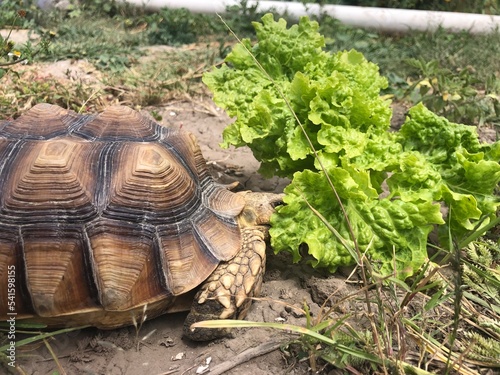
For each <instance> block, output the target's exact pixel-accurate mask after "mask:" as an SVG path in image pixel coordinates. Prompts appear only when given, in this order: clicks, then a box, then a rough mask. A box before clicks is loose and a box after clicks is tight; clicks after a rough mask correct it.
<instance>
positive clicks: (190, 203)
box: [0, 104, 281, 340]
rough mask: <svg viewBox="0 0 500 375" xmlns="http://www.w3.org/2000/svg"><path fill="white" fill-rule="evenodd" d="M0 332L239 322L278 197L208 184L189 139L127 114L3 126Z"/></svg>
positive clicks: (46, 109)
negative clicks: (9, 327) (20, 324)
mask: <svg viewBox="0 0 500 375" xmlns="http://www.w3.org/2000/svg"><path fill="white" fill-rule="evenodd" d="M0 192H1V197H0V302H1V303H0V319H2V320H3V319H8V318H9V317H11V316H12V314H16V315H15V317H16V320H22V319H26V320H27V321H30V322H40V323H44V324H46V325H47V326H48V327H61V326H63V327H68V326H86V325H91V326H95V327H97V328H101V329H113V328H117V327H121V326H126V325H131V324H133V323H134V321H140V320H142V319H143V318H145V317H147V318H148V319H149V318H153V317H156V316H159V315H161V314H164V313H167V312H177V311H182V310H189V306H190V305H191V309H190V313H189V314H188V316H187V318H186V322H185V324H184V335H186V336H187V337H189V338H191V339H193V340H210V339H213V338H216V337H219V336H221V335H223V334H225V333H226V332H225V331H221V330H209V329H197V330H191V329H190V325H191V324H192V323H193V322H196V321H199V320H205V319H218V318H223V319H226V318H238V319H240V318H244V317H245V316H246V314H247V311H248V308H249V306H250V304H251V297H253V296H257V295H258V294H259V292H260V288H261V284H262V277H263V272H264V268H265V257H266V254H265V251H266V242H265V241H266V237H267V227H268V224H269V220H270V216H271V214H272V213H273V211H274V207H275V206H276V205H277V204H279V203H280V202H281V195H279V194H273V193H259V192H249V191H241V192H232V191H230V190H229V189H228V187H227V186H224V185H221V184H218V183H216V182H215V181H214V180H213V178H212V177H211V176H210V174H209V172H208V168H207V165H206V161H205V159H204V158H203V156H202V153H201V151H200V148H199V146H198V144H197V142H196V140H195V138H194V136H193V135H192V134H190V133H188V132H185V131H181V130H180V129H178V130H176V129H172V128H168V127H164V126H161V125H159V124H158V123H156V122H155V121H153V120H151V119H149V118H147V117H145V116H143V115H141V114H140V113H139V112H136V111H134V110H132V109H130V108H128V107H124V106H111V107H108V108H107V109H105V110H104V111H103V112H102V113H100V114H86V115H79V114H77V113H75V112H73V111H70V110H66V109H63V108H61V107H58V106H54V105H50V104H37V105H36V106H34V107H33V108H32V109H30V110H29V111H27V112H26V113H25V114H23V115H22V116H20V117H19V118H17V119H16V120H12V121H3V122H0Z"/></svg>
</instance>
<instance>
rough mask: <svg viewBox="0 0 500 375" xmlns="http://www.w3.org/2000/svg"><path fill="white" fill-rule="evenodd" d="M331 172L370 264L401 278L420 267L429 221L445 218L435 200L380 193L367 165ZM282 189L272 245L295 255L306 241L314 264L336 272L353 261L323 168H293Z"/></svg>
mask: <svg viewBox="0 0 500 375" xmlns="http://www.w3.org/2000/svg"><path fill="white" fill-rule="evenodd" d="M329 174H330V177H331V179H332V180H333V181H335V185H337V189H336V190H337V193H338V195H339V197H340V199H341V201H342V204H343V206H344V208H345V210H346V213H347V217H348V218H349V223H350V226H351V228H352V231H353V234H354V238H355V239H356V242H357V246H358V249H359V250H360V252H361V253H363V254H364V253H365V252H366V253H367V254H368V258H369V259H370V261H371V264H372V266H373V267H375V268H376V269H377V271H378V272H380V273H382V274H396V275H397V276H398V277H401V278H405V277H407V276H409V275H411V274H412V273H413V272H414V271H415V270H416V269H418V268H419V267H420V266H421V265H422V264H423V262H424V261H425V259H426V256H427V248H426V245H427V236H428V234H429V232H430V231H431V230H432V224H443V223H444V221H443V219H442V217H441V213H440V207H439V205H438V204H434V203H432V202H429V201H427V202H418V203H413V202H404V201H402V200H391V199H388V198H384V199H379V195H378V193H377V192H376V190H375V189H373V187H372V186H371V183H370V177H369V175H368V172H367V171H358V170H355V169H354V168H338V167H337V168H334V169H332V170H330V171H329ZM285 193H286V196H285V198H284V202H285V203H286V205H284V206H280V207H278V208H277V214H276V215H274V216H273V217H272V220H271V224H272V227H271V229H270V233H271V245H272V246H273V248H274V249H275V251H282V250H286V251H289V252H291V253H292V255H293V259H294V260H295V261H297V260H299V259H300V257H301V256H300V252H299V250H300V248H301V245H302V244H305V245H307V249H308V252H309V254H310V255H311V256H312V257H313V258H314V259H313V260H312V264H313V266H315V267H317V266H321V267H326V268H328V269H329V271H331V272H334V271H335V270H336V269H337V267H339V266H345V265H351V264H353V263H354V262H355V260H354V258H353V257H352V256H351V255H350V253H349V251H348V250H347V249H346V247H345V246H344V243H347V244H348V245H349V246H350V247H351V248H354V247H355V244H354V241H353V239H352V236H351V234H350V230H349V226H348V223H347V220H346V219H345V217H344V215H343V213H342V210H341V208H340V205H339V203H338V201H337V200H336V198H335V196H334V194H333V192H332V190H331V188H330V186H329V185H328V183H327V180H326V178H325V175H324V174H323V172H312V171H309V170H305V171H303V172H297V173H295V175H294V178H293V181H292V183H291V184H290V185H289V186H287V187H286V188H285ZM308 203H309V204H310V205H311V206H312V207H313V208H315V209H316V210H317V211H318V212H319V213H320V214H321V215H322V216H323V218H324V219H326V220H327V221H328V223H329V224H330V225H332V226H333V227H334V228H335V229H336V230H337V232H338V233H339V235H340V236H341V237H342V241H340V240H339V239H338V238H336V237H335V236H334V235H332V233H331V232H330V231H329V229H328V228H327V227H326V226H325V225H324V224H323V222H322V221H321V219H320V218H319V217H318V216H317V215H316V214H315V213H314V212H313V211H312V210H311V209H309V205H308Z"/></svg>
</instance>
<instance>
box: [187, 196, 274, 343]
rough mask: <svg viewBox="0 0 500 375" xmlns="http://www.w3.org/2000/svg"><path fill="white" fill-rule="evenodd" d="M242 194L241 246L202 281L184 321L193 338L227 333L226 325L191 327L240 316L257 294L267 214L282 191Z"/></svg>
mask: <svg viewBox="0 0 500 375" xmlns="http://www.w3.org/2000/svg"><path fill="white" fill-rule="evenodd" d="M239 194H245V200H246V201H247V205H246V207H245V209H244V210H243V212H242V214H241V215H240V218H239V223H240V227H241V239H242V245H241V250H240V251H239V252H238V254H236V256H235V257H234V258H233V259H231V260H230V261H229V262H223V263H221V264H219V266H218V267H217V268H216V269H215V271H214V272H213V273H212V275H210V277H209V278H208V279H207V280H206V281H205V282H204V283H203V284H202V286H201V288H200V290H199V291H198V292H197V294H196V296H195V298H194V301H193V305H192V307H191V311H190V313H189V315H188V316H187V318H186V321H185V323H184V335H185V336H186V337H188V338H190V339H191V340H194V341H206V340H213V339H216V338H220V337H223V336H225V335H227V333H228V329H209V328H196V329H194V330H192V329H191V324H193V323H195V322H199V321H202V320H214V319H243V318H245V316H246V315H247V313H248V309H249V308H250V305H251V304H252V299H251V298H252V297H257V296H259V294H260V289H261V286H262V278H263V275H264V271H265V263H266V239H267V238H268V226H267V225H266V224H268V223H269V220H270V217H271V215H272V213H273V212H274V207H275V206H276V204H279V203H281V200H282V195H281V194H270V193H251V192H242V193H239Z"/></svg>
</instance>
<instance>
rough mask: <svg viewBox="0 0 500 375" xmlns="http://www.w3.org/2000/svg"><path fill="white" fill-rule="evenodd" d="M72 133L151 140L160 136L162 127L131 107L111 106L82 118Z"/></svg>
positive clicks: (113, 139) (84, 135)
mask: <svg viewBox="0 0 500 375" xmlns="http://www.w3.org/2000/svg"><path fill="white" fill-rule="evenodd" d="M74 133H75V134H76V135H78V136H81V137H83V138H86V139H90V140H94V139H99V140H101V141H126V140H141V141H153V140H158V139H159V138H160V137H161V133H162V127H161V126H160V125H158V124H157V123H155V122H154V121H152V120H150V119H148V118H146V117H145V116H143V115H141V114H140V113H139V112H136V111H134V110H133V109H131V108H128V107H123V106H112V107H108V108H106V109H105V110H104V111H103V112H101V113H100V114H98V115H96V116H87V117H85V118H83V121H81V124H79V125H78V128H77V129H76V130H75V132H74Z"/></svg>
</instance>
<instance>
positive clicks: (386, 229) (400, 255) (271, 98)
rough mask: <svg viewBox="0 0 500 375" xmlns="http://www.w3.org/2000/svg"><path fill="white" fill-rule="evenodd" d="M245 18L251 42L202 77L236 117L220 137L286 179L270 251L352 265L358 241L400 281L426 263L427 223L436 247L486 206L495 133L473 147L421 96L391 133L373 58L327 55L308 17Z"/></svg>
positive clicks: (494, 169)
mask: <svg viewBox="0 0 500 375" xmlns="http://www.w3.org/2000/svg"><path fill="white" fill-rule="evenodd" d="M254 27H255V29H256V31H257V39H258V41H257V42H256V43H253V44H252V42H251V41H250V40H248V39H245V40H243V41H242V44H239V45H236V46H235V47H234V48H233V50H232V52H231V53H230V54H229V55H228V56H227V58H226V61H225V62H226V63H225V64H223V65H222V66H221V67H220V68H215V69H214V70H213V71H211V72H208V73H206V74H204V76H203V82H204V83H205V84H206V85H207V86H208V87H209V88H210V89H211V90H212V92H213V93H214V101H215V103H216V104H217V105H219V106H220V107H222V108H224V109H225V110H226V111H227V113H228V114H229V115H230V116H232V117H234V118H235V121H234V122H233V123H232V124H231V125H229V126H228V127H227V128H226V129H225V130H224V134H223V137H224V141H223V143H222V146H224V147H228V146H230V145H234V146H236V147H240V146H245V145H246V146H248V147H250V149H251V150H252V151H253V153H254V155H255V157H256V158H257V159H258V160H259V161H260V162H261V168H260V171H261V173H262V174H263V175H265V176H273V175H278V176H287V177H290V178H292V182H291V184H290V185H289V186H288V187H287V188H286V189H285V193H286V196H285V198H284V201H285V203H286V205H284V206H280V207H278V208H277V212H276V214H275V215H274V216H273V217H272V219H271V224H272V228H271V237H272V238H271V243H272V245H273V247H274V249H275V251H283V250H285V251H289V252H291V253H292V254H293V258H294V260H295V261H298V260H299V259H301V254H302V249H303V248H304V247H305V248H307V251H308V253H309V255H310V256H311V257H312V261H311V262H312V264H313V266H316V267H326V268H328V269H329V270H330V271H332V272H333V271H334V270H335V269H337V268H338V267H339V266H342V265H349V264H353V263H354V262H355V257H353V256H352V253H351V252H350V251H349V250H348V248H349V249H351V250H352V248H353V247H354V246H355V244H356V245H357V246H358V249H359V251H360V252H361V253H363V254H365V253H366V256H367V257H368V258H369V259H370V260H371V262H372V265H373V266H374V267H375V268H376V269H377V270H378V271H379V272H380V273H381V274H384V275H387V274H394V273H395V274H396V275H397V276H398V277H401V278H405V277H407V276H409V275H411V274H412V273H413V272H414V271H415V270H416V269H417V268H419V267H420V266H421V265H422V264H423V262H424V261H425V259H426V255H427V253H426V247H427V238H428V234H429V232H430V231H431V229H432V228H433V226H435V225H437V226H439V227H440V228H441V232H442V234H444V235H442V239H443V241H444V243H445V244H446V243H449V242H450V241H449V240H450V239H449V238H446V235H447V234H448V233H450V232H451V233H452V236H453V237H454V239H456V238H458V237H461V236H465V235H466V234H467V233H468V232H469V231H470V230H474V229H476V228H477V227H478V226H481V225H486V224H487V222H488V221H489V220H491V219H492V218H493V217H494V216H495V215H496V211H497V209H498V207H499V205H500V203H499V199H498V197H497V196H495V195H494V191H495V189H497V188H498V183H499V181H500V165H499V160H500V143H499V142H496V143H493V144H491V145H487V144H482V143H481V142H480V141H479V138H478V136H477V132H476V131H475V128H474V127H471V126H466V125H461V124H454V123H451V122H449V121H448V120H446V119H445V118H442V117H439V116H437V115H435V114H434V113H432V112H431V111H429V110H427V109H426V108H425V107H424V106H423V105H422V104H419V105H417V106H415V107H414V108H412V109H411V110H410V111H409V115H408V118H407V120H406V122H405V124H404V125H403V126H402V128H401V130H400V131H398V132H391V131H390V130H389V128H390V118H391V114H392V113H391V109H390V106H389V104H390V103H389V102H388V101H387V100H384V99H383V98H381V97H380V90H381V89H382V88H385V87H386V86H387V80H386V79H385V78H384V77H381V76H380V75H379V72H378V67H377V65H375V64H373V63H371V62H368V61H367V60H366V59H365V58H364V56H363V55H362V54H361V53H359V52H357V51H354V50H351V51H340V52H337V53H329V52H325V51H324V50H323V47H324V44H325V42H324V38H323V36H321V35H320V34H319V33H318V24H317V23H316V22H314V21H310V20H309V19H308V18H307V17H302V18H301V19H300V21H299V23H298V24H297V25H292V26H291V27H287V24H286V22H285V21H284V20H282V19H280V20H279V21H274V18H273V16H272V15H271V14H268V15H265V16H264V17H263V18H262V23H254ZM252 55H253V56H254V57H252ZM254 58H255V59H254ZM255 60H256V61H257V62H256V61H255ZM263 69H264V71H263ZM313 149H314V150H316V153H315V152H314V151H313ZM316 155H317V156H318V157H317V158H316ZM327 175H328V176H330V178H331V180H332V181H333V184H334V186H335V190H336V191H337V193H338V195H339V197H340V200H341V202H342V205H343V207H344V208H345V212H346V216H347V217H344V213H343V211H342V209H341V206H340V203H339V202H338V201H337V199H336V197H335V194H334V192H333V191H332V188H331V187H330V185H329V183H328V182H327V179H326V176H327ZM309 205H310V206H312V207H313V208H314V210H311V209H310V206H309ZM317 213H319V214H320V215H321V216H322V217H323V218H324V220H326V221H327V222H328V223H329V225H330V226H331V227H333V228H335V229H336V231H337V234H334V233H332V231H331V230H330V229H329V228H328V226H327V225H325V223H324V222H323V221H322V220H321V219H320V218H319V217H318V216H317ZM348 222H349V223H350V226H351V228H352V234H351V230H350V228H349V225H348ZM352 235H353V236H354V238H355V241H354V240H353V238H352ZM346 246H347V247H346Z"/></svg>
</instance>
